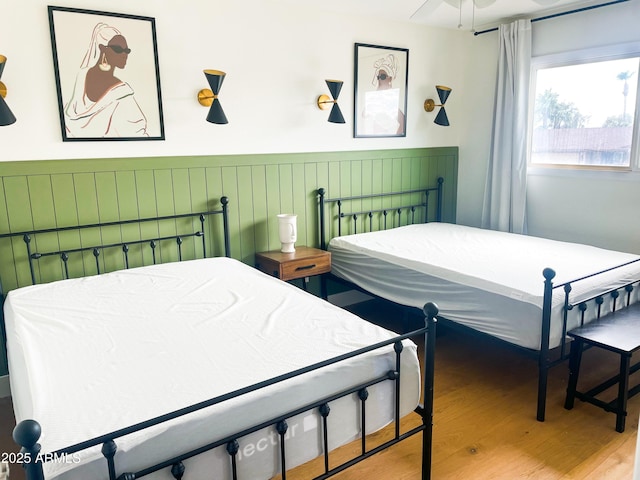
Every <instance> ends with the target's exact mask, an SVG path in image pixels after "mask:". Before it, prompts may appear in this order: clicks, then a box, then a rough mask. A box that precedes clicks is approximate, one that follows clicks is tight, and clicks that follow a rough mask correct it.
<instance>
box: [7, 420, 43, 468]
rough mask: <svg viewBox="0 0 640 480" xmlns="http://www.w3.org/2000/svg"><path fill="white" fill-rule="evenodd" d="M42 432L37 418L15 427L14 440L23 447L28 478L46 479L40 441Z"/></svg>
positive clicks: (22, 422)
mask: <svg viewBox="0 0 640 480" xmlns="http://www.w3.org/2000/svg"><path fill="white" fill-rule="evenodd" d="M41 434H42V428H41V427H40V424H39V423H38V422H36V421H35V420H23V421H21V422H20V423H19V424H18V425H16V427H15V428H14V429H13V440H14V441H15V442H16V443H17V444H18V445H20V446H21V447H22V448H21V449H20V453H21V454H22V456H23V457H22V461H23V464H22V466H23V468H24V470H25V475H26V477H27V480H44V472H43V471H42V462H41V461H40V457H39V455H40V444H39V443H38V440H39V439H40V435H41Z"/></svg>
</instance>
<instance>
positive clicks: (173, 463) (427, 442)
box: [13, 303, 438, 480]
mask: <svg viewBox="0 0 640 480" xmlns="http://www.w3.org/2000/svg"><path fill="white" fill-rule="evenodd" d="M423 312H424V315H425V320H424V326H423V327H422V328H420V329H418V330H415V331H413V332H409V333H407V334H403V335H399V336H397V337H395V338H392V339H390V340H387V341H384V342H380V343H377V344H374V345H370V346H368V347H365V348H361V349H358V350H356V351H353V352H350V353H347V354H343V355H340V356H338V357H334V358H332V359H329V360H326V361H323V362H320V363H316V364H314V365H310V366H308V367H305V368H302V369H299V370H296V371H293V372H291V373H289V374H286V375H281V376H278V377H274V378H272V379H269V380H266V381H264V382H260V383H258V384H255V385H252V386H249V387H246V388H243V389H240V390H237V391H234V392H230V393H228V394H225V395H222V396H219V397H216V398H212V399H209V400H207V401H204V402H201V403H198V404H195V405H192V406H189V407H186V408H183V409H181V410H178V411H174V412H172V413H169V414H166V415H163V416H160V417H156V418H153V419H150V420H148V421H145V422H141V423H139V424H136V425H132V426H130V427H127V428H124V429H121V430H118V431H114V432H112V433H109V434H107V435H103V436H100V437H97V438H94V439H91V440H87V441H84V442H81V443H78V444H76V445H72V446H69V447H66V448H62V449H60V450H57V451H55V452H48V453H43V452H41V447H40V445H39V443H38V440H39V438H40V435H41V433H42V432H41V427H40V425H39V424H38V422H37V421H35V420H24V421H22V422H20V423H19V424H18V425H17V426H16V427H15V429H14V432H13V438H14V440H15V441H16V443H17V444H19V445H20V446H21V447H22V449H21V458H22V459H23V460H24V465H23V466H24V468H25V470H26V477H27V480H44V470H43V464H44V463H46V462H48V461H56V459H60V458H65V457H69V456H72V455H74V454H76V453H77V452H80V451H82V450H85V449H87V448H91V447H95V446H99V445H102V450H101V451H102V454H103V456H104V457H105V459H106V470H107V472H108V478H109V480H133V479H134V478H140V477H143V476H146V475H149V474H151V473H153V472H156V471H159V470H162V469H169V470H170V472H171V475H172V476H173V477H174V478H176V479H181V478H182V477H183V475H184V474H185V473H188V472H186V469H185V465H184V463H183V461H184V460H186V459H188V458H191V457H193V456H195V455H199V454H201V453H203V452H206V451H209V450H212V449H214V448H218V447H221V448H225V449H226V452H227V453H228V460H229V463H230V465H231V472H232V478H233V479H234V480H236V479H237V478H239V477H238V472H237V468H236V456H237V454H238V451H239V444H238V440H239V439H241V438H242V437H244V436H245V435H248V434H250V433H252V432H255V431H258V430H260V429H263V428H265V427H269V426H273V427H274V428H275V430H276V431H277V433H278V435H277V437H278V442H279V445H278V448H279V450H280V468H281V470H282V478H283V480H284V479H286V469H287V456H286V452H287V442H286V441H285V440H286V433H287V429H288V425H287V419H288V418H290V417H292V416H294V415H297V414H299V413H302V412H306V411H310V410H314V409H317V411H319V413H320V416H321V417H322V418H323V419H325V421H323V425H322V428H321V432H322V436H323V439H324V449H323V451H324V465H325V468H324V470H325V471H324V473H323V474H322V475H320V476H318V477H316V478H318V479H320V478H329V477H331V476H333V475H335V474H337V473H339V472H341V471H343V470H345V469H346V468H348V467H350V466H352V465H354V464H356V463H359V462H360V461H362V460H365V459H367V458H369V457H371V456H372V455H374V454H376V453H378V452H379V451H381V450H384V449H386V448H388V447H390V446H392V445H395V444H396V443H398V442H400V441H402V440H404V439H406V438H408V437H410V436H413V435H415V434H418V433H422V469H421V478H422V479H423V480H429V479H430V478H431V451H432V426H433V389H434V384H433V378H434V363H435V357H434V351H435V333H436V332H435V329H436V322H437V315H438V308H437V307H436V305H435V304H433V303H427V304H426V305H425V306H424V309H423ZM417 336H422V337H423V338H424V352H423V354H424V357H423V362H422V364H423V379H422V381H423V395H424V397H423V404H421V405H419V406H418V407H417V408H416V409H415V413H417V414H418V415H419V416H420V418H421V424H420V425H419V426H417V427H414V428H412V429H410V430H408V431H406V432H401V431H400V425H399V421H400V418H399V417H400V413H399V404H400V401H399V395H400V388H399V385H400V378H401V371H400V370H401V369H400V355H401V352H402V350H403V343H402V341H403V340H405V339H408V338H410V337H412V338H415V337H417ZM390 345H393V348H394V351H395V355H396V361H395V368H394V369H392V370H390V371H388V372H386V373H385V374H384V375H381V376H379V377H377V378H372V379H370V380H369V381H368V382H365V383H363V384H359V385H354V386H353V387H351V388H348V389H346V390H344V391H342V392H339V393H337V394H335V395H332V396H330V397H325V398H322V399H318V401H315V402H313V403H312V404H309V405H304V406H302V407H300V408H298V409H296V410H294V411H289V412H286V413H284V414H282V415H280V416H278V417H276V418H272V419H270V420H269V421H267V422H262V423H260V424H259V425H255V426H253V427H251V428H248V429H245V430H242V431H240V432H237V433H236V434H234V435H231V436H228V437H225V438H222V439H217V440H214V441H212V442H211V443H210V444H208V445H204V446H202V447H201V448H198V449H196V450H192V451H189V452H186V453H183V454H181V455H177V456H175V457H173V458H170V459H166V460H165V461H162V462H160V463H157V464H155V465H151V466H149V467H147V468H145V469H143V470H141V471H137V472H119V468H118V465H117V462H116V452H117V448H118V447H117V441H118V439H119V438H120V437H123V436H125V435H129V434H131V433H134V432H139V431H141V430H144V429H147V428H150V427H152V426H155V425H159V424H161V423H164V422H169V421H171V420H174V419H176V418H178V417H181V416H184V415H188V414H190V413H193V412H196V411H198V410H201V409H204V408H207V407H210V406H213V405H216V404H219V403H222V402H225V401H228V400H231V399H233V398H237V397H239V396H242V395H246V394H249V393H251V392H255V391H256V390H260V389H263V388H265V387H268V386H270V385H274V384H276V383H279V382H283V381H285V380H288V379H292V378H294V377H297V376H300V375H304V374H306V373H309V372H311V371H313V370H317V369H320V368H323V367H326V366H329V365H332V364H335V363H338V362H341V361H344V360H347V359H349V358H353V357H356V356H358V355H363V354H365V353H367V352H371V351H374V350H377V349H380V348H384V347H388V346H390ZM386 381H391V382H395V392H396V393H395V395H396V399H395V410H394V421H395V432H394V435H393V438H392V439H391V440H389V441H387V442H385V443H383V444H381V445H378V446H376V447H374V448H368V447H367V439H366V435H365V432H366V413H365V412H366V408H365V403H366V400H367V397H368V391H367V389H368V388H369V387H370V386H372V385H375V384H377V383H380V382H386ZM347 395H357V396H358V398H359V399H360V402H361V406H360V411H361V412H362V420H361V421H362V425H363V426H362V427H361V429H360V430H361V434H360V435H361V449H360V454H359V455H356V456H355V457H353V458H352V459H350V460H348V461H347V462H345V463H343V464H341V465H338V466H336V467H333V468H329V449H328V446H327V445H328V443H327V438H328V436H329V431H328V427H327V422H326V418H327V417H328V416H329V415H330V411H331V408H330V404H331V402H333V401H334V400H336V399H338V398H342V397H344V396H347ZM106 476H107V475H106V472H105V477H106Z"/></svg>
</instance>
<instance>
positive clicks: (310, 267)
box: [296, 263, 316, 272]
mask: <svg viewBox="0 0 640 480" xmlns="http://www.w3.org/2000/svg"><path fill="white" fill-rule="evenodd" d="M315 267H316V264H315V263H314V264H312V265H305V266H304V267H298V268H296V272H299V271H300V270H311V269H312V268H315Z"/></svg>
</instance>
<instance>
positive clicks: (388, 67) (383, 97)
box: [353, 43, 409, 137]
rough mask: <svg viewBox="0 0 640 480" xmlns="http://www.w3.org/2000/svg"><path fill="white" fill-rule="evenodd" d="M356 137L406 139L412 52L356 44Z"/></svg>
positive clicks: (354, 111)
mask: <svg viewBox="0 0 640 480" xmlns="http://www.w3.org/2000/svg"><path fill="white" fill-rule="evenodd" d="M354 58H355V62H354V64H355V72H354V79H355V82H354V94H353V98H354V108H353V115H354V121H353V136H354V137H405V136H406V135H407V127H406V122H405V118H406V115H407V82H408V76H409V50H408V49H406V48H394V47H382V46H378V45H368V44H364V43H356V44H355V55H354Z"/></svg>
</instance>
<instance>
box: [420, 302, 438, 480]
mask: <svg viewBox="0 0 640 480" xmlns="http://www.w3.org/2000/svg"><path fill="white" fill-rule="evenodd" d="M422 311H423V312H424V315H425V319H424V321H425V326H426V327H427V333H425V335H424V364H425V366H424V377H423V382H424V385H423V392H424V407H423V411H422V424H423V425H424V427H425V429H424V430H423V432H422V480H430V478H431V460H432V458H431V455H432V453H431V450H432V446H433V377H434V375H435V349H436V323H437V316H438V311H439V310H438V306H437V305H436V304H435V303H432V302H429V303H426V304H425V306H424V308H423V309H422Z"/></svg>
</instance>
